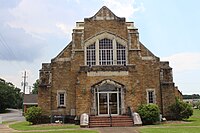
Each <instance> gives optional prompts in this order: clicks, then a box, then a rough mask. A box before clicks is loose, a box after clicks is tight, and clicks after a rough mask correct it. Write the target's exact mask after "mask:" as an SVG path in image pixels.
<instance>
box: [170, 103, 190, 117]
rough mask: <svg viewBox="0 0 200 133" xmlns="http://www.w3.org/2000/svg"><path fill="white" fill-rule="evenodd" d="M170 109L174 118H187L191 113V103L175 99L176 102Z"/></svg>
mask: <svg viewBox="0 0 200 133" xmlns="http://www.w3.org/2000/svg"><path fill="white" fill-rule="evenodd" d="M170 111H171V112H172V114H173V117H174V119H176V120H183V119H188V118H189V117H190V116H192V114H193V109H192V105H190V104H188V103H185V102H183V101H180V100H179V99H176V102H175V103H174V104H172V105H171V106H170Z"/></svg>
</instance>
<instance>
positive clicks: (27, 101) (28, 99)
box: [23, 94, 38, 105]
mask: <svg viewBox="0 0 200 133" xmlns="http://www.w3.org/2000/svg"><path fill="white" fill-rule="evenodd" d="M37 104H38V95H37V94H25V95H24V102H23V105H37Z"/></svg>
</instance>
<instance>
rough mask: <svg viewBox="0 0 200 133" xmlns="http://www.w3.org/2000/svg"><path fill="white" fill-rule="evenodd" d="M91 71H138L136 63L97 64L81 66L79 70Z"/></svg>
mask: <svg viewBox="0 0 200 133" xmlns="http://www.w3.org/2000/svg"><path fill="white" fill-rule="evenodd" d="M90 71H112V72H113V71H136V69H135V65H126V66H124V65H105V66H103V65H96V66H80V71H79V72H90Z"/></svg>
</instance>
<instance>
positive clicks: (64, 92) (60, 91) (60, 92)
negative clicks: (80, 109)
mask: <svg viewBox="0 0 200 133" xmlns="http://www.w3.org/2000/svg"><path fill="white" fill-rule="evenodd" d="M60 94H64V105H59V104H60V103H59V102H60V101H59V100H60V97H59V96H60ZM66 96H67V94H66V91H65V90H57V96H56V100H57V107H58V108H60V107H61V108H62V107H66V99H67V98H66Z"/></svg>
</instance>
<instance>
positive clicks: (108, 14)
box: [88, 6, 125, 21]
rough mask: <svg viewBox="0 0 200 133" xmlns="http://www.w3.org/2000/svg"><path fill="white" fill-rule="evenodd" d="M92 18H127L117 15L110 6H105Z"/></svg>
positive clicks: (123, 19) (121, 19)
mask: <svg viewBox="0 0 200 133" xmlns="http://www.w3.org/2000/svg"><path fill="white" fill-rule="evenodd" d="M88 19H92V20H120V21H125V18H120V17H117V16H116V15H115V14H114V13H113V12H112V11H111V10H110V9H109V8H107V7H106V6H103V7H102V8H101V9H100V10H99V11H98V12H97V13H96V14H95V15H94V16H93V17H91V18H88Z"/></svg>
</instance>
